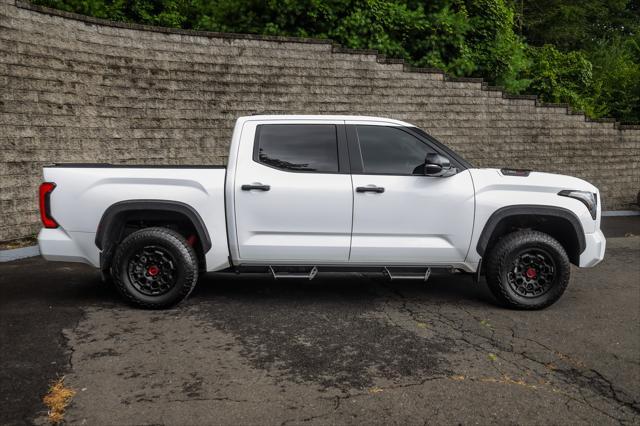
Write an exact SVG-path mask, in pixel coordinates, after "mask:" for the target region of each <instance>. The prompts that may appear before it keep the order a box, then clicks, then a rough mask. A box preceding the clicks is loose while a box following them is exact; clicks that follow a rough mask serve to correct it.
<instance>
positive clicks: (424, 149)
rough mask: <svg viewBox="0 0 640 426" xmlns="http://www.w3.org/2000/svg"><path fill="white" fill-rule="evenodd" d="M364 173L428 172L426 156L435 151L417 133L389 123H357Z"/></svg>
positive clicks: (407, 173) (408, 173) (405, 173)
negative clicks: (368, 124) (369, 124)
mask: <svg viewBox="0 0 640 426" xmlns="http://www.w3.org/2000/svg"><path fill="white" fill-rule="evenodd" d="M356 130H357V132H358V142H359V143H360V152H361V154H362V165H363V167H364V170H363V172H364V173H384V174H394V175H412V174H419V175H422V174H424V172H423V169H424V159H425V157H426V156H427V153H428V152H435V151H434V150H433V149H431V148H430V147H429V146H428V145H427V144H425V143H424V142H422V141H421V140H420V139H418V138H416V137H415V136H413V135H410V134H409V133H407V132H405V131H403V130H401V129H399V128H397V127H385V126H356Z"/></svg>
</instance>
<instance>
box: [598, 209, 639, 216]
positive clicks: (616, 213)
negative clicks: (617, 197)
mask: <svg viewBox="0 0 640 426" xmlns="http://www.w3.org/2000/svg"><path fill="white" fill-rule="evenodd" d="M602 216H604V217H611V216H640V210H609V211H604V212H602Z"/></svg>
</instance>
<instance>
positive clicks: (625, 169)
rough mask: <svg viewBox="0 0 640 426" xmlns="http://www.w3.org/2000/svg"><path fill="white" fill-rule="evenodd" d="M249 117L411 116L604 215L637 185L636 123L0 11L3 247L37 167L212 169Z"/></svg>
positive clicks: (273, 42)
mask: <svg viewBox="0 0 640 426" xmlns="http://www.w3.org/2000/svg"><path fill="white" fill-rule="evenodd" d="M253 113H276V114H285V113H295V114H302V113H304V114H358V115H375V116H384V117H392V118H397V119H400V120H405V121H409V122H412V123H414V124H416V125H418V126H420V127H422V128H423V129H425V130H427V131H428V132H430V133H431V134H433V135H434V136H435V137H437V138H439V139H440V140H441V141H443V142H444V143H446V144H447V145H449V146H450V147H452V148H453V149H454V150H456V151H458V152H459V153H460V154H461V155H463V156H464V157H465V158H467V159H468V160H469V161H471V162H472V163H474V164H475V165H477V166H511V167H525V168H532V169H536V170H540V171H549V172H560V173H566V174H571V175H575V176H578V177H581V178H585V179H587V180H589V181H590V182H592V183H594V184H595V185H597V186H598V187H599V188H600V189H601V191H602V193H603V198H604V208H605V209H609V210H612V209H628V208H629V206H630V203H632V202H633V201H634V200H635V197H636V193H637V192H638V190H640V167H639V163H640V127H638V126H620V125H617V124H616V123H614V122H613V121H610V120H604V121H599V122H594V121H589V120H587V119H585V116H584V115H583V114H581V113H574V112H572V111H571V110H569V109H568V108H567V106H566V105H541V104H540V103H538V102H536V100H535V97H531V96H525V97H513V96H508V95H506V94H505V93H503V92H502V91H501V90H500V89H499V88H494V87H489V86H487V85H486V84H485V83H483V82H482V81H481V80H479V79H452V78H448V77H447V76H445V75H444V74H443V73H442V72H440V71H438V70H432V69H415V68H411V67H407V66H406V65H404V64H403V63H402V61H397V60H388V59H386V58H384V57H381V56H379V55H377V54H376V52H374V51H353V50H347V49H342V48H340V47H338V46H335V45H333V44H332V43H331V42H329V41H325V40H308V39H289V38H277V37H256V36H246V35H233V34H214V33H205V32H195V31H184V30H170V29H163V28H151V27H145V26H141V25H130V24H122V23H114V22H107V21H101V20H98V19H93V18H87V17H82V16H79V15H73V14H68V13H64V12H59V11H53V10H49V9H45V8H41V7H38V6H34V5H31V4H29V3H23V2H19V1H18V2H17V4H16V2H15V1H13V0H0V240H7V239H12V238H18V237H23V236H26V235H29V234H32V233H34V232H36V231H37V229H38V228H39V226H40V225H39V223H38V214H37V199H36V193H37V187H38V184H39V183H40V181H41V179H42V172H41V167H42V165H43V164H46V163H51V162H113V163H119V164H126V163H158V164H225V162H226V161H227V148H228V145H229V141H230V136H231V133H232V128H233V124H234V120H235V119H236V118H237V117H238V116H241V115H247V114H253Z"/></svg>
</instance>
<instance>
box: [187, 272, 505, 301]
mask: <svg viewBox="0 0 640 426" xmlns="http://www.w3.org/2000/svg"><path fill="white" fill-rule="evenodd" d="M218 297H226V298H230V299H238V300H255V301H260V300H264V301H268V300H273V299H279V300H283V301H285V300H292V301H309V300H314V301H317V302H322V301H326V302H330V301H332V300H341V301H342V302H354V303H358V302H363V301H374V300H376V299H380V298H386V297H400V298H402V297H407V298H413V299H417V300H424V301H427V300H428V301H431V302H432V303H439V304H441V303H456V304H460V303H470V304H489V305H494V304H495V301H494V299H493V297H492V296H491V294H490V293H489V291H488V289H487V287H486V283H485V282H484V279H483V280H482V281H481V282H480V283H474V282H473V280H472V279H471V277H470V276H469V275H452V274H433V275H432V276H431V278H430V279H429V280H428V281H427V282H423V281H420V280H398V281H389V280H388V279H387V278H385V277H384V276H383V275H382V274H375V273H371V274H369V273H368V274H359V273H331V274H325V275H323V276H322V277H318V278H316V279H314V280H312V281H309V280H304V279H281V280H274V279H273V278H272V277H271V276H270V275H267V274H252V275H248V276H247V275H234V274H215V273H209V274H206V275H204V276H202V277H201V278H200V282H199V283H198V286H197V287H196V289H195V290H194V292H193V293H192V295H191V298H192V299H202V300H206V299H211V298H218Z"/></svg>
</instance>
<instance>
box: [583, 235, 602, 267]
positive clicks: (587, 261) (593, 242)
mask: <svg viewBox="0 0 640 426" xmlns="http://www.w3.org/2000/svg"><path fill="white" fill-rule="evenodd" d="M584 237H585V243H586V247H585V249H584V251H583V252H582V254H581V255H580V265H579V266H580V267H581V268H590V267H592V266H596V265H597V264H598V263H600V262H601V261H602V259H604V252H605V249H606V247H607V240H606V239H605V238H604V234H603V233H602V231H601V230H599V229H598V230H597V231H596V232H594V233H592V234H586V235H585V236H584Z"/></svg>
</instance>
